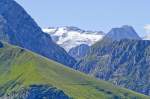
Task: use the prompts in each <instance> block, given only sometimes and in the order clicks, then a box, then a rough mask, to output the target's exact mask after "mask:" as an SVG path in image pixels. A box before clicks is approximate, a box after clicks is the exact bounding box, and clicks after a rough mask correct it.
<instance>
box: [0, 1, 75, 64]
mask: <svg viewBox="0 0 150 99" xmlns="http://www.w3.org/2000/svg"><path fill="white" fill-rule="evenodd" d="M0 40H3V41H6V42H9V43H11V44H14V45H17V46H20V47H23V48H26V49H29V50H31V51H33V52H36V53H38V54H40V55H43V56H45V57H47V58H50V59H52V60H55V61H57V62H60V63H62V64H65V65H67V66H72V65H73V64H74V63H75V62H76V61H75V60H74V59H73V58H72V57H71V56H69V55H68V54H67V52H65V50H64V49H63V48H61V47H59V46H58V45H56V44H55V43H54V42H53V41H52V40H51V37H50V36H49V35H48V34H46V33H44V32H42V30H41V28H40V27H39V26H38V25H37V24H36V23H35V21H34V20H33V19H32V18H31V17H30V16H29V15H28V14H27V13H26V12H25V10H24V9H23V8H22V7H21V6H20V5H18V4H17V3H16V2H15V1H14V0H0Z"/></svg>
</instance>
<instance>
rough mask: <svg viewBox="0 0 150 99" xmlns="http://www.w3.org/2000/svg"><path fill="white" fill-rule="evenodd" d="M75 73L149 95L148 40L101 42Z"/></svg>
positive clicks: (149, 56) (79, 64)
mask: <svg viewBox="0 0 150 99" xmlns="http://www.w3.org/2000/svg"><path fill="white" fill-rule="evenodd" d="M74 68H76V69H77V70H80V71H82V72H85V73H87V74H90V75H92V76H94V77H97V78H99V79H103V80H106V81H110V82H112V83H113V84H115V85H119V86H122V87H125V88H128V89H132V90H134V91H137V92H140V93H143V94H146V95H150V78H149V76H150V41H143V40H121V41H109V40H103V41H101V42H98V43H97V44H95V45H93V46H92V48H91V52H90V53H89V54H88V55H87V56H86V57H85V58H84V59H82V60H80V61H79V63H78V64H76V66H74Z"/></svg>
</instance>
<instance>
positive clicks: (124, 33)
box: [105, 25, 141, 41]
mask: <svg viewBox="0 0 150 99" xmlns="http://www.w3.org/2000/svg"><path fill="white" fill-rule="evenodd" d="M105 37H109V38H111V39H112V40H117V41H119V40H122V39H132V40H141V38H140V37H139V36H138V34H137V33H136V31H135V30H134V29H133V28H132V27H131V26H128V25H124V26H122V27H121V28H113V29H112V30H111V31H110V32H109V33H108V34H107V35H106V36H105Z"/></svg>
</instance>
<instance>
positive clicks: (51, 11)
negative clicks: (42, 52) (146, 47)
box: [16, 0, 150, 35]
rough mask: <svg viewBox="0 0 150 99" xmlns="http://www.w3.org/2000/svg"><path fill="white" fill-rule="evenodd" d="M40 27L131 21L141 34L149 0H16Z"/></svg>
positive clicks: (149, 17)
mask: <svg viewBox="0 0 150 99" xmlns="http://www.w3.org/2000/svg"><path fill="white" fill-rule="evenodd" d="M16 1H17V2H18V3H19V4H21V5H22V6H23V7H24V8H25V9H26V10H27V12H28V13H29V14H30V15H31V16H32V17H33V18H34V19H35V21H36V22H37V23H38V24H39V25H40V26H41V27H53V26H54V27H56V26H77V27H80V28H82V29H85V30H102V31H104V32H108V31H109V30H110V29H111V28H112V27H119V26H121V25H132V26H133V27H134V28H135V30H136V31H137V32H138V33H139V34H140V35H144V33H145V31H144V26H145V25H147V24H150V0H16Z"/></svg>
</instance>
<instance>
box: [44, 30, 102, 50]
mask: <svg viewBox="0 0 150 99" xmlns="http://www.w3.org/2000/svg"><path fill="white" fill-rule="evenodd" d="M43 31H44V32H46V33H48V34H50V35H51V37H52V39H53V41H54V42H56V43H57V44H59V45H60V46H62V47H63V48H64V49H66V51H69V50H70V49H71V48H73V47H76V46H79V45H81V44H87V45H89V46H91V45H92V44H94V43H95V42H97V41H99V40H101V39H102V38H103V37H104V35H105V34H104V33H103V32H102V31H85V30H82V29H80V28H77V27H57V28H53V27H50V28H46V29H43Z"/></svg>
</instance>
